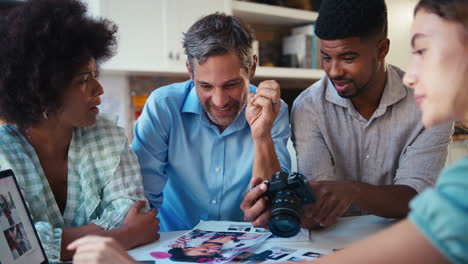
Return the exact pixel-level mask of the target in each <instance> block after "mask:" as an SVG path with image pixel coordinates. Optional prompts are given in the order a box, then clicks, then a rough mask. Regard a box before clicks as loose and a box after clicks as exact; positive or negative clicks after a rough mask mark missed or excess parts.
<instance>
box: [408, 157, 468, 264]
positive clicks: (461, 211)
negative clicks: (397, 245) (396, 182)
mask: <svg viewBox="0 0 468 264" xmlns="http://www.w3.org/2000/svg"><path fill="white" fill-rule="evenodd" d="M467 176H468V158H464V160H462V161H459V162H458V163H456V164H455V165H454V166H453V167H451V168H448V169H446V170H445V171H444V172H443V173H442V174H441V177H440V179H439V181H438V184H437V186H436V187H435V188H432V189H428V190H426V191H424V192H423V193H421V194H420V195H418V196H417V197H416V198H415V199H413V200H412V201H411V203H410V207H411V212H410V214H409V219H410V220H411V221H412V222H413V223H414V224H415V225H416V226H417V228H418V229H419V230H420V231H421V232H422V233H423V234H424V236H425V237H426V238H427V239H428V240H429V241H430V242H431V243H432V244H433V245H434V246H435V247H436V248H437V249H438V250H439V251H440V252H441V253H442V254H443V255H445V256H446V257H447V258H448V259H449V260H450V262H452V263H466V261H467V260H468V229H467V228H466V227H467V226H468V199H467V198H466V197H467V196H466V191H467V190H468V177H467Z"/></svg>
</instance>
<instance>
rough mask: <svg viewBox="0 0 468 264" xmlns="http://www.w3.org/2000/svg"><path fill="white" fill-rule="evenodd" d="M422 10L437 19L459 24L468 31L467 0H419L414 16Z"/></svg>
mask: <svg viewBox="0 0 468 264" xmlns="http://www.w3.org/2000/svg"><path fill="white" fill-rule="evenodd" d="M421 9H424V10H425V11H427V12H429V13H433V14H436V15H438V16H439V17H441V18H443V19H446V20H449V21H453V22H456V23H460V24H462V25H463V26H464V27H465V30H466V31H468V0H420V1H419V3H418V4H417V5H416V8H415V9H414V14H415V15H416V13H417V12H418V11H419V10H421Z"/></svg>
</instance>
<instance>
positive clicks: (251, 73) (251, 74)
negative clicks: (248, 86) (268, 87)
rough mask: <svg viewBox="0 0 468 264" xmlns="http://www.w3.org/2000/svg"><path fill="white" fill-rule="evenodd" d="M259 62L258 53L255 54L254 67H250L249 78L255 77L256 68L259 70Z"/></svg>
mask: <svg viewBox="0 0 468 264" xmlns="http://www.w3.org/2000/svg"><path fill="white" fill-rule="evenodd" d="M257 63H258V57H257V55H253V60H252V68H250V72H249V80H252V79H253V77H254V76H255V70H257Z"/></svg>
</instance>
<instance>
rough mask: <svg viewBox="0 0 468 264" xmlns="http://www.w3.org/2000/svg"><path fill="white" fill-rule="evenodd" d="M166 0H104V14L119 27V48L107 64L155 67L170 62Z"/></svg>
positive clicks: (114, 67) (118, 67)
mask: <svg viewBox="0 0 468 264" xmlns="http://www.w3.org/2000/svg"><path fill="white" fill-rule="evenodd" d="M164 2H165V0H134V1H129V0H101V6H100V8H99V9H100V10H99V12H100V15H101V16H102V17H104V18H108V19H109V20H111V21H113V22H114V23H116V24H117V26H118V27H119V31H118V50H117V54H116V56H114V57H113V58H112V59H111V60H109V62H107V63H106V64H105V65H104V67H105V68H106V69H111V70H135V71H155V70H158V69H160V68H161V67H164V66H166V65H167V60H166V56H165V54H166V50H165V48H166V44H165V39H164V36H165V35H166V32H165V30H166V23H167V21H165V20H164V14H165V10H164V8H165V3H164Z"/></svg>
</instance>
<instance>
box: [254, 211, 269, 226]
mask: <svg viewBox="0 0 468 264" xmlns="http://www.w3.org/2000/svg"><path fill="white" fill-rule="evenodd" d="M269 220H270V210H265V211H264V212H263V213H262V214H261V215H260V216H258V217H257V218H256V219H255V220H254V221H253V222H252V225H253V226H255V227H264V226H266V225H267V224H268V221H269Z"/></svg>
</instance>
